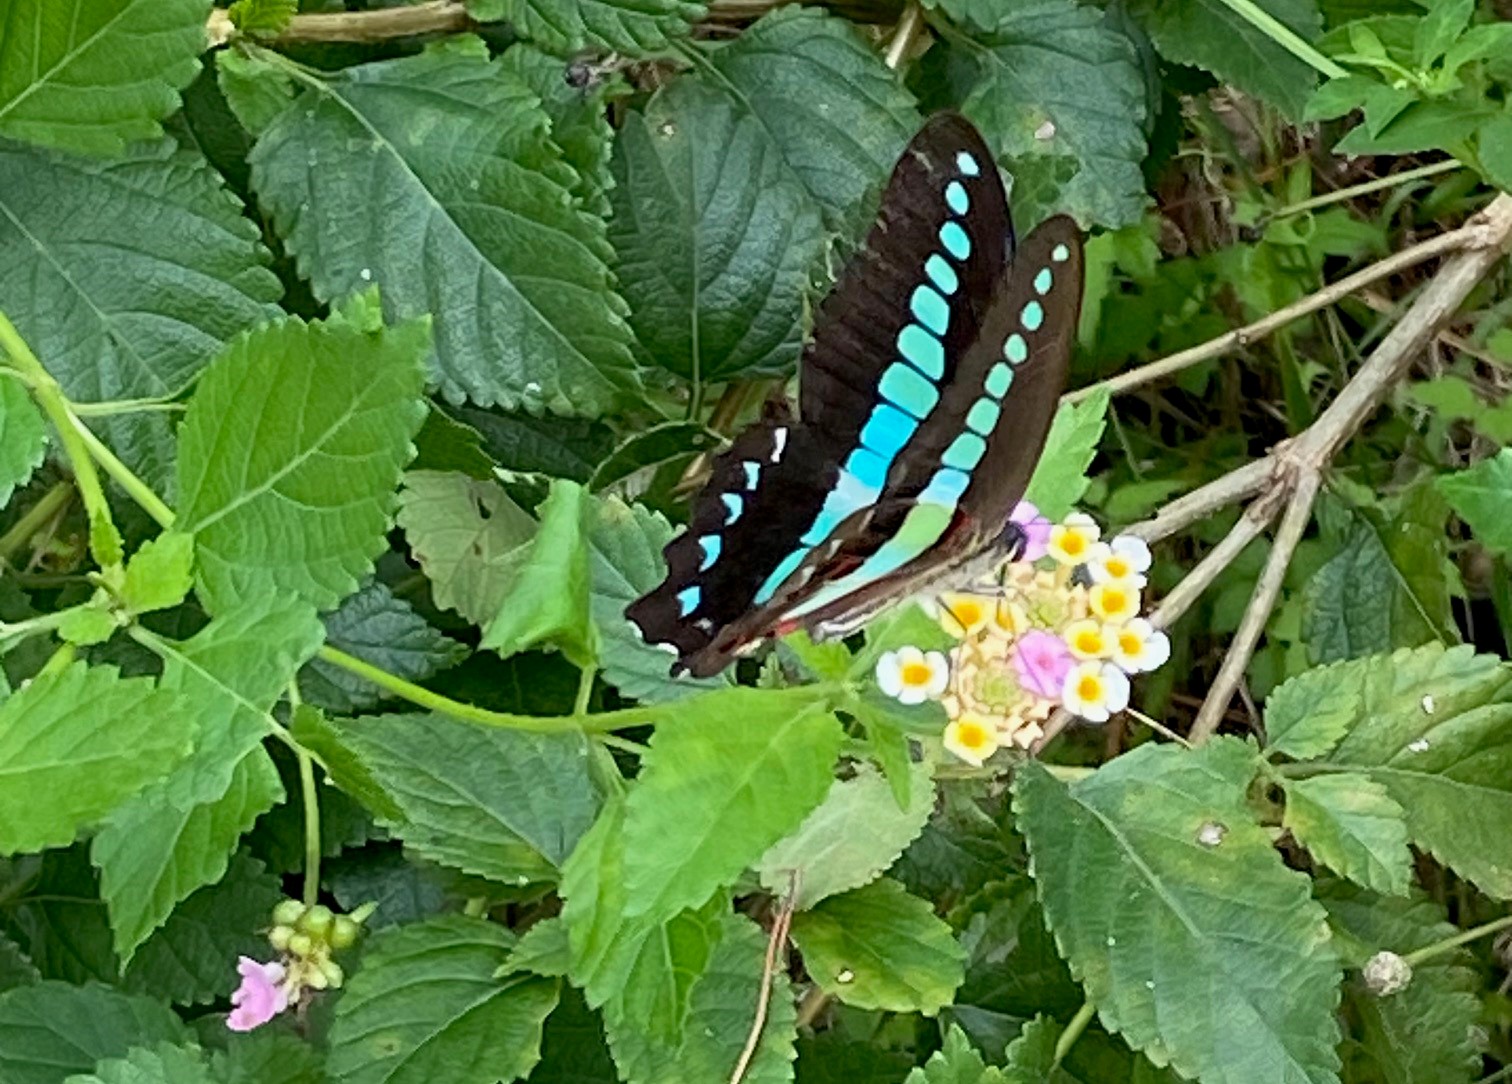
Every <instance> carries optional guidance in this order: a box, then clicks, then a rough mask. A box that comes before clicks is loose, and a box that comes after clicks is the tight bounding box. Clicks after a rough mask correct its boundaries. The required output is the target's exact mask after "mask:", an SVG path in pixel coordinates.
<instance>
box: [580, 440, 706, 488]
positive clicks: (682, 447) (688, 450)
mask: <svg viewBox="0 0 1512 1084" xmlns="http://www.w3.org/2000/svg"><path fill="white" fill-rule="evenodd" d="M724 443H725V441H724V438H723V437H721V436H720V435H719V434H718V433H716V432H714V431H713V430H711V429H710V428H709V427H708V426H706V425H703V424H702V423H700V422H665V423H663V424H661V425H653V426H652V427H651V428H649V429H642V430H641V431H639V432H637V433H635V434H633V435H631V436H630V437H628V438H626V440H625V441H624V442H623V443H621V444H620V445H619V446H618V447H616V448H615V449H614V451H613V453H612V454H611V455H610V456H609V457H608V458H607V459H605V460H604V461H603V462H602V463H600V464H599V465H598V466H597V467H595V468H594V470H593V475H592V477H591V478H589V480H588V488H589V489H592V490H594V491H595V492H598V491H601V490H610V491H611V492H614V493H616V494H619V495H629V494H633V493H637V492H644V491H645V490H646V489H647V488H648V486H649V484H654V482H655V478H656V475H657V472H659V471H661V470H662V469H664V468H667V467H669V466H670V465H672V464H677V465H679V466H682V465H685V464H688V463H691V462H692V461H693V457H694V456H696V455H699V454H700V453H703V452H714V451H718V450H719V448H720V447H721V446H722V445H723V444H724Z"/></svg>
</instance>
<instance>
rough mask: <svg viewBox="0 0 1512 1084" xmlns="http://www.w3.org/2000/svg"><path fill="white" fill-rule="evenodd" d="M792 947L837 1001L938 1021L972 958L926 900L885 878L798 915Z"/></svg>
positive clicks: (825, 989)
mask: <svg viewBox="0 0 1512 1084" xmlns="http://www.w3.org/2000/svg"><path fill="white" fill-rule="evenodd" d="M793 943H794V944H795V945H797V946H798V949H799V951H801V952H802V953H803V960H804V966H805V967H806V968H807V970H808V973H809V975H810V976H811V977H812V978H813V980H814V981H815V982H816V983H818V984H819V986H820V988H821V989H823V990H824V992H825V993H827V994H829V995H830V996H831V997H834V998H837V999H839V1000H840V1001H843V1002H844V1003H845V1004H847V1005H854V1006H855V1007H856V1008H859V1009H878V1010H882V1011H884V1012H919V1013H923V1014H924V1015H925V1016H933V1015H934V1014H935V1013H937V1012H939V1010H940V1008H941V1006H944V1005H948V1004H950V1002H951V1000H952V999H953V997H954V995H955V992H956V988H957V987H959V986H960V985H961V981H962V979H963V978H964V977H965V964H966V953H965V952H964V951H963V950H962V949H961V946H960V945H959V944H957V943H956V939H955V936H954V934H952V933H951V930H950V927H949V926H947V925H946V924H945V923H944V922H942V921H941V920H940V919H938V918H936V917H935V915H934V913H933V911H932V910H931V908H930V905H929V902H928V901H927V900H922V899H920V898H919V897H917V896H911V895H909V894H908V891H907V890H906V889H904V887H903V886H902V885H900V884H898V882H897V881H893V880H889V879H888V878H885V877H884V878H882V879H881V880H878V881H873V882H872V883H871V884H869V885H867V886H866V887H864V888H857V889H855V890H853V891H850V892H846V893H845V894H844V895H840V896H831V897H829V898H828V899H826V900H824V901H822V902H821V903H819V904H818V905H817V906H816V907H814V908H813V909H812V910H809V911H801V912H799V913H798V914H796V915H794V916H793Z"/></svg>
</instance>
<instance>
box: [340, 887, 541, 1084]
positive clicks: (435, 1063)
mask: <svg viewBox="0 0 1512 1084" xmlns="http://www.w3.org/2000/svg"><path fill="white" fill-rule="evenodd" d="M513 942H514V936H513V935H512V934H511V933H510V932H509V931H508V930H506V929H504V928H503V927H501V926H498V925H496V924H494V923H491V922H484V921H480V920H479V919H475V918H465V917H463V916H461V915H444V916H441V917H439V918H433V919H430V920H428V921H426V922H419V923H416V924H414V925H412V926H400V927H395V928H393V929H389V930H384V931H382V932H380V933H378V934H375V935H374V937H373V940H372V942H371V944H370V945H369V946H368V948H367V951H366V952H365V953H364V954H363V963H362V970H361V971H359V972H358V973H357V974H356V975H354V976H353V977H352V978H351V980H350V981H349V982H348V983H347V986H346V989H345V991H344V992H343V993H342V995H341V1000H340V1001H338V1002H337V1003H336V1020H335V1023H334V1024H333V1025H332V1027H331V1037H330V1047H331V1050H330V1056H329V1059H328V1061H327V1071H328V1073H329V1074H330V1079H331V1080H332V1081H335V1082H337V1084H429V1082H431V1081H436V1080H446V1081H455V1082H456V1084H494V1082H495V1081H499V1082H507V1081H511V1080H519V1079H520V1078H522V1077H524V1076H526V1075H527V1074H528V1073H529V1072H530V1070H531V1069H532V1068H533V1067H534V1066H535V1063H536V1062H537V1061H538V1060H539V1058H540V1049H541V1027H542V1025H543V1024H544V1023H545V1021H546V1017H547V1015H548V1014H549V1013H550V1012H551V1010H552V1009H553V1008H554V1007H555V1006H556V1003H557V980H555V979H542V978H537V977H535V976H533V975H508V976H505V977H503V978H495V977H494V975H495V972H497V971H498V969H499V967H500V965H502V964H503V963H504V961H505V959H506V958H507V957H508V956H509V950H510V947H511V946H512V944H513Z"/></svg>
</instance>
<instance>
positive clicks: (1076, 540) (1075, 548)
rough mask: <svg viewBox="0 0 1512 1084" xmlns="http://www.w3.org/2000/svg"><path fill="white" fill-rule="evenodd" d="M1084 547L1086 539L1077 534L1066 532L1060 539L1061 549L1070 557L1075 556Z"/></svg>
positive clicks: (1085, 546)
mask: <svg viewBox="0 0 1512 1084" xmlns="http://www.w3.org/2000/svg"><path fill="white" fill-rule="evenodd" d="M1086 548H1087V540H1086V539H1084V538H1083V537H1082V536H1081V535H1079V534H1073V533H1068V534H1067V535H1066V537H1065V538H1063V539H1061V549H1063V550H1065V551H1066V552H1067V553H1068V554H1070V555H1071V556H1072V557H1075V556H1076V555H1077V554H1079V553H1081V552H1082V551H1083V550H1085V549H1086Z"/></svg>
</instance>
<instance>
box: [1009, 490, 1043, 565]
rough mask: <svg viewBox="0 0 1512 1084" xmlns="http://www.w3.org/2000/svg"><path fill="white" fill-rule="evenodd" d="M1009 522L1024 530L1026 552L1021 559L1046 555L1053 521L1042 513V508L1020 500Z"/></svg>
mask: <svg viewBox="0 0 1512 1084" xmlns="http://www.w3.org/2000/svg"><path fill="white" fill-rule="evenodd" d="M1008 522H1009V523H1012V524H1014V525H1015V526H1016V527H1018V528H1019V530H1021V531H1023V532H1024V552H1023V555H1022V556H1020V557H1019V560H1020V561H1038V560H1039V559H1040V558H1041V557H1043V556H1045V546H1046V545H1047V544H1048V543H1049V541H1050V528H1051V527H1052V526H1053V524H1051V522H1050V521H1049V520H1048V519H1046V518H1045V517H1044V516H1042V515H1040V510H1039V509H1038V508H1036V507H1034V505H1032V504H1030V503H1029V502H1028V501H1019V502H1018V504H1017V505H1016V506H1015V507H1014V509H1013V513H1012V514H1011V515H1010V516H1009V517H1008Z"/></svg>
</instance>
